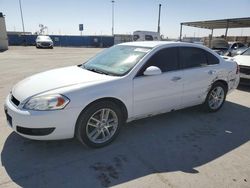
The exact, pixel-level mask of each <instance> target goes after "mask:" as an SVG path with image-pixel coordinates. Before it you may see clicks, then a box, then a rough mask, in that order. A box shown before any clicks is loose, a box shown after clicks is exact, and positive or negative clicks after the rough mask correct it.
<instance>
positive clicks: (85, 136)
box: [76, 101, 123, 147]
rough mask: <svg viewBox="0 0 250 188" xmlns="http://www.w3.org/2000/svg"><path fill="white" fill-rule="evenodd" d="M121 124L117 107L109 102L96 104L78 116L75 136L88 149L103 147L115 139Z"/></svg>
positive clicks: (121, 119)
mask: <svg viewBox="0 0 250 188" xmlns="http://www.w3.org/2000/svg"><path fill="white" fill-rule="evenodd" d="M122 123H123V118H122V114H121V110H120V108H119V106H117V105H116V104H115V103H113V102H110V101H103V102H97V103H94V104H93V105H91V106H89V107H88V108H87V109H86V110H84V111H83V112H82V113H81V114H80V116H79V118H78V120H77V123H76V136H77V138H78V140H79V141H80V142H81V143H84V144H86V145H87V146H89V147H103V146H106V145H107V144H109V143H110V142H112V141H113V140H114V139H115V138H116V136H117V135H118V133H119V131H120V128H121V125H122Z"/></svg>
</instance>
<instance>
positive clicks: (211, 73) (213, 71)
mask: <svg viewBox="0 0 250 188" xmlns="http://www.w3.org/2000/svg"><path fill="white" fill-rule="evenodd" d="M207 73H208V74H210V75H213V74H215V73H216V71H215V70H210V71H208V72H207Z"/></svg>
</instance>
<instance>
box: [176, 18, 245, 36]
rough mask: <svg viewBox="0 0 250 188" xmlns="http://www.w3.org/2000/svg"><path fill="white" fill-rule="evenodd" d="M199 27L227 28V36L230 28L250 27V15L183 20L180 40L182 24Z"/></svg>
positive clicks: (211, 28)
mask: <svg viewBox="0 0 250 188" xmlns="http://www.w3.org/2000/svg"><path fill="white" fill-rule="evenodd" d="M183 25H184V26H190V27H198V28H204V29H210V30H212V34H213V30H214V29H226V32H225V37H226V36H227V31H228V28H244V27H250V17H246V18H231V19H222V20H207V21H195V22H183V23H181V29H180V40H181V37H182V26H183Z"/></svg>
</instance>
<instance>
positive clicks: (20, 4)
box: [19, 0, 25, 34]
mask: <svg viewBox="0 0 250 188" xmlns="http://www.w3.org/2000/svg"><path fill="white" fill-rule="evenodd" d="M19 7H20V12H21V19H22V26H23V34H25V29H24V22H23V10H22V3H21V0H19Z"/></svg>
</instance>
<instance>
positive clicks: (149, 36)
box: [133, 31, 161, 41]
mask: <svg viewBox="0 0 250 188" xmlns="http://www.w3.org/2000/svg"><path fill="white" fill-rule="evenodd" d="M153 40H161V36H160V34H159V33H158V32H154V31H135V32H134V33H133V41H153Z"/></svg>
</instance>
